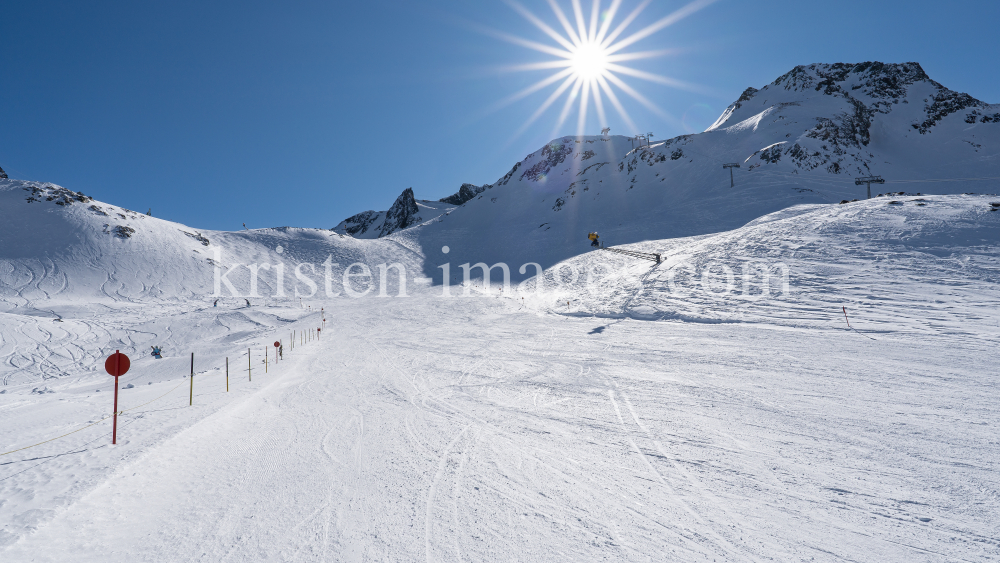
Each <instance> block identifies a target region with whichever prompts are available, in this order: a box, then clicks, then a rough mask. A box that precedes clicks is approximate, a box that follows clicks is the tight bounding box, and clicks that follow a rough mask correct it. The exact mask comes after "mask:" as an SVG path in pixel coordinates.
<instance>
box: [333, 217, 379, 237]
mask: <svg viewBox="0 0 1000 563" xmlns="http://www.w3.org/2000/svg"><path fill="white" fill-rule="evenodd" d="M381 216H382V212H380V211H362V212H361V213H358V214H357V215H351V216H350V217H348V218H347V219H344V222H343V223H342V225H343V229H344V232H346V233H347V234H349V235H351V236H352V237H353V236H358V235H363V234H365V233H367V232H368V228H369V227H371V226H372V223H374V222H375V221H376V220H377V219H378V218H379V217H381Z"/></svg>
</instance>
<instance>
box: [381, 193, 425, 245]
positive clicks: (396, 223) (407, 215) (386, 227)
mask: <svg viewBox="0 0 1000 563" xmlns="http://www.w3.org/2000/svg"><path fill="white" fill-rule="evenodd" d="M417 213H420V208H419V207H417V200H416V198H414V197H413V188H406V189H405V190H403V193H401V194H399V197H397V198H396V201H395V202H394V203H393V204H392V207H390V208H389V211H387V212H386V214H385V222H384V223H382V227H381V228H380V229H379V235H378V236H379V237H384V236H386V235H389V234H392V233H394V232H396V231H401V230H403V229H405V228H407V227H409V226H411V225H413V224H414V223H416V222H417V221H419V220H420V217H417Z"/></svg>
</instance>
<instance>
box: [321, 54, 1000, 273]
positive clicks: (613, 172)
mask: <svg viewBox="0 0 1000 563" xmlns="http://www.w3.org/2000/svg"><path fill="white" fill-rule="evenodd" d="M725 163H739V164H740V166H741V168H739V169H736V170H735V171H734V175H735V179H736V182H735V183H736V186H735V189H730V187H729V172H728V171H727V170H725V169H723V168H722V164H725ZM868 175H882V176H883V177H884V178H885V179H886V180H887V181H888V182H889V185H887V186H885V187H884V188H883V191H908V192H914V193H916V192H922V193H962V192H969V191H976V192H995V191H998V190H997V186H998V185H1000V182H998V181H997V180H996V179H995V178H996V177H1000V105H996V104H992V105H991V104H987V103H985V102H982V101H979V100H976V99H974V98H972V97H971V96H969V95H967V94H962V93H958V92H954V91H952V90H949V89H947V88H945V87H944V86H942V85H941V84H939V83H937V82H935V81H933V80H932V79H930V77H928V76H927V74H926V73H925V72H924V71H923V69H922V68H921V67H920V65H919V64H917V63H901V64H885V63H879V62H868V63H860V64H813V65H808V66H799V67H796V68H795V69H793V70H791V71H790V72H788V73H786V74H785V75H783V76H781V77H779V78H778V79H776V80H775V81H774V82H772V83H771V84H768V85H766V86H764V87H762V88H760V89H757V88H748V89H747V90H745V91H744V92H743V94H742V95H741V96H739V98H738V99H737V101H735V102H734V103H733V104H731V105H730V106H729V107H728V108H727V109H726V110H725V111H724V112H723V114H722V115H721V116H720V117H719V119H718V120H717V121H716V122H715V123H714V124H713V125H712V126H711V127H710V128H709V129H708V130H706V131H705V132H703V133H699V134H693V135H681V136H679V137H674V138H672V139H668V140H665V141H659V142H655V141H654V142H653V143H651V145H650V146H642V147H636V144H635V141H633V140H632V139H629V138H627V137H620V136H610V137H596V136H585V137H561V138H559V139H555V140H553V141H552V142H551V143H549V144H547V145H546V146H544V147H542V148H541V149H539V150H538V151H535V152H533V153H531V154H529V155H528V156H527V157H526V158H525V159H524V160H522V161H521V162H518V163H516V164H515V165H514V166H513V167H512V169H511V170H510V171H509V172H508V173H507V174H505V175H504V176H503V177H502V178H500V179H498V180H497V181H496V182H494V183H493V184H488V185H486V186H484V187H483V189H482V190H481V192H480V193H477V194H474V197H472V198H471V199H466V200H465V202H464V203H463V204H462V205H461V206H460V207H459V208H458V209H456V210H453V211H449V210H440V213H438V214H437V215H436V216H435V214H434V213H433V212H431V213H424V214H422V215H420V216H419V219H420V220H414V221H412V222H410V223H409V224H408V226H406V227H400V223H396V224H394V225H383V226H384V227H385V228H383V229H380V230H378V235H377V236H387V234H391V233H394V232H399V231H400V230H402V229H412V228H414V227H418V230H424V231H428V232H426V233H419V234H418V233H411V234H408V235H406V237H407V238H420V239H423V238H427V237H428V236H430V237H432V238H434V239H435V241H436V242H435V244H436V243H437V241H439V240H440V241H444V240H445V239H447V238H449V237H448V236H447V235H446V231H448V230H449V229H453V230H454V231H455V233H456V234H457V233H458V232H463V233H465V232H469V231H466V230H465V229H467V228H474V225H479V229H480V230H481V231H484V233H483V234H482V236H484V237H485V238H489V239H491V240H495V239H497V238H498V235H497V233H490V232H489V230H490V229H491V228H493V226H494V225H497V226H500V225H502V226H503V228H505V230H506V232H505V233H504V235H503V236H504V238H509V237H510V236H513V235H514V234H516V235H518V236H519V237H532V238H533V237H535V236H536V235H537V234H539V233H536V232H535V230H536V229H539V228H542V229H544V230H546V231H551V230H556V231H562V236H561V238H562V240H561V241H560V243H559V245H560V246H562V245H565V244H570V245H573V246H575V243H578V242H580V241H581V240H583V239H582V237H583V235H585V234H586V232H587V231H589V230H599V231H603V232H605V233H607V234H608V235H610V236H609V237H608V240H609V243H621V242H635V241H638V240H643V238H640V237H644V238H648V239H662V238H670V237H674V236H690V235H698V234H705V233H709V232H719V231H723V230H729V229H733V228H736V227H738V226H739V225H742V224H744V223H746V222H748V221H751V220H753V219H754V218H756V217H759V216H761V215H765V214H767V213H771V212H774V211H777V210H779V209H782V208H785V207H788V206H789V205H794V204H798V203H806V202H810V203H833V202H838V201H841V200H843V199H848V200H850V199H855V198H859V197H861V198H863V197H864V195H865V194H864V187H861V188H859V187H857V186H855V184H854V178H855V177H856V176H868ZM960 178H994V179H993V180H988V181H983V180H976V181H975V182H974V183H961V182H953V181H951V180H955V179H960ZM940 180H946V181H940ZM458 195H459V194H456V196H458ZM452 197H455V196H452ZM457 199H458V198H457V197H456V200H457ZM397 204H398V200H397ZM435 211H438V210H435ZM369 213H371V214H376V213H375V212H369ZM466 218H467V219H468V220H463V219H466ZM352 219H353V218H352ZM438 222H442V223H441V225H437V223H438ZM343 225H344V224H343V223H342V224H341V225H338V227H337V229H336V230H337V231H338V232H346V231H345V230H344V229H343ZM421 225H423V226H422V227H421ZM539 225H542V227H539ZM619 227H621V228H620V229H619ZM430 231H433V232H434V234H431V233H430ZM552 235H553V233H551V232H550V233H548V235H546V236H552ZM463 236H464V235H463ZM445 244H446V243H445ZM528 244H529V245H530V244H531V243H530V242H528ZM498 254H501V253H498ZM566 256H567V255H560V256H559V258H560V259H561V258H564V257H566ZM542 259H545V258H544V257H542Z"/></svg>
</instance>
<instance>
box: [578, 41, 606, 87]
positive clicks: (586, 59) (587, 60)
mask: <svg viewBox="0 0 1000 563" xmlns="http://www.w3.org/2000/svg"><path fill="white" fill-rule="evenodd" d="M570 53H572V55H573V56H572V58H571V59H570V63H571V64H570V68H572V69H573V75H574V76H575V77H576V78H577V79H578V80H587V81H593V80H596V79H597V77H599V76H603V75H604V73H605V72H607V70H608V53H607V50H606V49H605V48H604V47H603V46H602V45H601V44H599V43H589V42H588V43H584V44H583V45H579V46H576V47H574V49H572V50H571V51H570Z"/></svg>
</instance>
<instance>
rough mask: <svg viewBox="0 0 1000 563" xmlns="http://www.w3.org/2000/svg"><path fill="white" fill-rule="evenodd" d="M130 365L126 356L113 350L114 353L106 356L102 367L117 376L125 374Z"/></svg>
mask: <svg viewBox="0 0 1000 563" xmlns="http://www.w3.org/2000/svg"><path fill="white" fill-rule="evenodd" d="M130 365H131V362H129V360H128V356H126V355H125V354H122V353H121V352H119V351H117V350H115V353H114V354H111V355H110V356H108V359H107V360H105V362H104V369H105V370H107V372H108V373H109V374H111V375H113V376H115V377H118V376H120V375H125V373H126V372H127V371H128V368H129V366H130Z"/></svg>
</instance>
